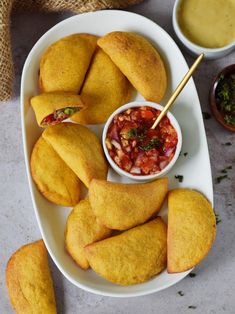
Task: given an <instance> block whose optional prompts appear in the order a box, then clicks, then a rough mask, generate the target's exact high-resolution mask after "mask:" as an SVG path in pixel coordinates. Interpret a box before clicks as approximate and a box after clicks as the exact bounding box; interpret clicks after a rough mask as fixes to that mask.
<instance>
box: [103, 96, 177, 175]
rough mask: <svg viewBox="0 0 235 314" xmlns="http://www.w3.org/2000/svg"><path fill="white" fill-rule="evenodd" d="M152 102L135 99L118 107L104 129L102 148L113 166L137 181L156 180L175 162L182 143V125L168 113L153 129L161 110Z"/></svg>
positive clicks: (159, 106)
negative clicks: (152, 127) (135, 100)
mask: <svg viewBox="0 0 235 314" xmlns="http://www.w3.org/2000/svg"><path fill="white" fill-rule="evenodd" d="M162 109H163V107H162V106H161V105H158V104H155V103H153V102H147V101H142V102H132V103H129V104H126V105H124V106H122V107H120V108H118V109H117V110H116V111H115V112H113V114H112V115H111V116H110V117H109V119H108V120H107V122H106V124H105V127H104V130H103V138H102V142H103V148H104V152H105V155H106V157H107V159H108V161H109V163H110V165H111V167H112V168H113V169H114V170H115V171H116V172H117V173H119V174H120V175H123V176H126V177H128V178H131V179H134V180H142V181H143V180H145V181H148V180H153V179H155V178H157V177H160V176H163V175H165V174H166V173H167V172H168V171H169V170H170V169H171V168H172V167H173V165H174V164H175V162H176V160H177V158H178V156H179V153H180V150H181V146H182V134H181V130H180V126H179V124H178V122H177V120H176V119H175V118H174V116H173V115H172V114H171V113H170V112H168V113H167V115H166V116H165V117H164V118H163V119H162V120H161V122H160V123H159V125H158V126H157V128H156V129H151V126H152V125H153V123H154V121H155V120H156V118H157V117H158V115H159V114H160V112H161V111H162Z"/></svg>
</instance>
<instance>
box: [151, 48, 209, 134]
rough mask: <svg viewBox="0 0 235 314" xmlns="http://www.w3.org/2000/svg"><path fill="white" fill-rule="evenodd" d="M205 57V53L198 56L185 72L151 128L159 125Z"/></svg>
mask: <svg viewBox="0 0 235 314" xmlns="http://www.w3.org/2000/svg"><path fill="white" fill-rule="evenodd" d="M203 57H204V53H201V54H200V55H199V56H198V58H197V59H196V61H195V62H194V63H193V65H192V66H191V68H190V69H189V70H188V72H187V73H186V74H185V76H184V78H183V79H182V81H181V82H180V83H179V85H178V86H177V88H176V89H175V91H174V93H173V94H172V95H171V97H170V99H169V100H168V102H167V103H166V105H165V107H164V109H163V110H162V112H161V113H160V115H159V116H158V117H157V119H156V120H155V122H154V124H153V125H152V126H151V129H155V128H156V126H157V125H158V123H159V122H160V121H161V119H162V118H163V117H164V116H165V114H166V113H167V111H168V110H169V108H170V107H171V105H172V104H173V103H174V101H175V99H176V98H177V97H178V95H179V94H180V92H181V91H182V89H183V88H184V86H185V85H186V84H187V82H188V80H189V79H190V77H191V76H192V74H193V72H194V71H195V70H196V68H197V66H198V65H199V63H200V62H201V60H202V58H203Z"/></svg>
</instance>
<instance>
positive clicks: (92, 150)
mask: <svg viewBox="0 0 235 314" xmlns="http://www.w3.org/2000/svg"><path fill="white" fill-rule="evenodd" d="M43 138H44V139H45V140H46V141H47V142H48V143H50V144H51V145H52V147H53V148H54V149H55V151H56V152H57V153H58V154H59V156H60V157H61V158H62V159H63V160H64V161H65V162H66V164H67V165H68V166H69V167H70V168H71V169H72V170H73V171H74V173H75V174H76V175H77V176H78V177H79V179H80V180H81V181H82V182H83V183H84V184H85V185H86V186H87V187H89V184H90V181H91V180H92V179H93V178H97V179H106V177H107V171H108V166H107V162H106V159H105V157H104V153H103V150H102V147H101V144H100V141H99V139H98V137H97V136H96V135H95V133H93V132H92V131H91V130H89V129H88V128H87V127H85V126H82V125H79V124H74V123H69V122H64V123H60V124H57V125H51V126H49V127H48V128H47V129H46V130H45V131H44V132H43Z"/></svg>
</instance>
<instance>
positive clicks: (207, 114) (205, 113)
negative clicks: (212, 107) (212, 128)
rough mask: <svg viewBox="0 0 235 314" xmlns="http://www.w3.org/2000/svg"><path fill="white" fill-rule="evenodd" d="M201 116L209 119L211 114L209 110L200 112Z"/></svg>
mask: <svg viewBox="0 0 235 314" xmlns="http://www.w3.org/2000/svg"><path fill="white" fill-rule="evenodd" d="M202 116H203V119H204V120H209V119H210V118H211V114H210V113H209V112H205V111H203V112H202Z"/></svg>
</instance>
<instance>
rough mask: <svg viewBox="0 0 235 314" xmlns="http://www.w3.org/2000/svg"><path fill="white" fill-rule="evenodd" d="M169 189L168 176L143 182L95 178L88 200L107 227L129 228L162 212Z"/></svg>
mask: <svg viewBox="0 0 235 314" xmlns="http://www.w3.org/2000/svg"><path fill="white" fill-rule="evenodd" d="M167 191H168V179H167V178H166V177H165V178H162V179H158V180H156V181H153V182H149V183H140V184H123V183H116V182H109V181H105V180H96V179H94V180H92V181H91V184H90V188H89V200H90V203H91V207H92V210H93V211H94V214H95V215H96V217H97V218H99V220H100V221H101V222H102V223H103V224H104V225H105V226H107V227H108V228H110V229H116V230H126V229H129V228H132V227H134V226H136V225H139V224H141V223H144V222H145V221H146V220H148V219H149V218H150V217H151V216H152V215H153V214H156V213H157V212H159V210H160V209H161V206H162V203H163V201H164V199H165V197H166V195H167Z"/></svg>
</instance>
